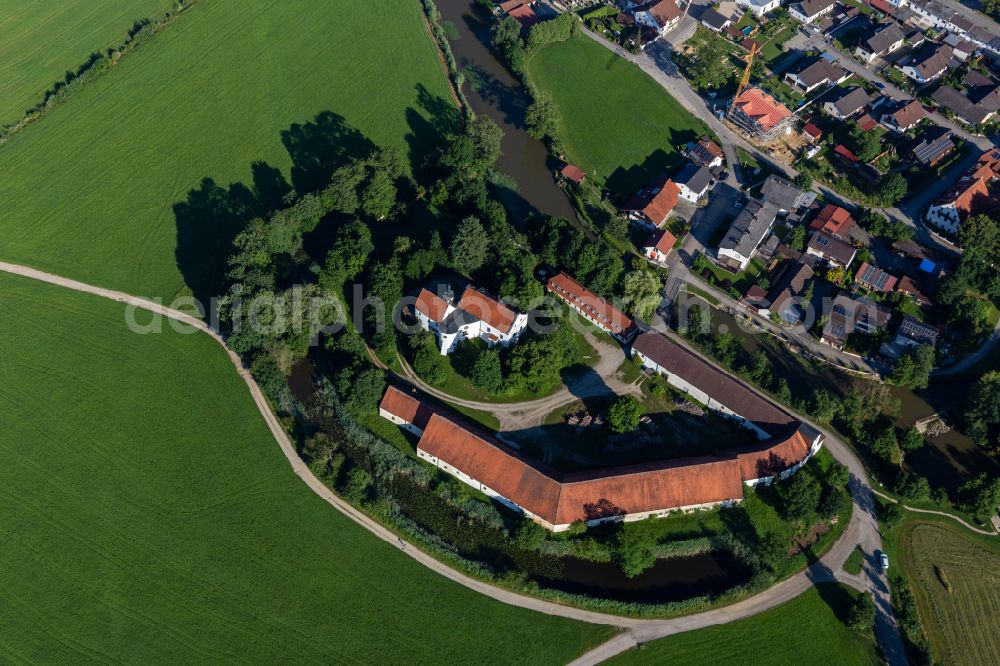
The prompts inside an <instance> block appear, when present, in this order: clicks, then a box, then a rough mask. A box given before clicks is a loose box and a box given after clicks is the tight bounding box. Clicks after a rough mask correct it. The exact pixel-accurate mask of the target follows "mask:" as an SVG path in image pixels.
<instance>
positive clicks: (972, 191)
mask: <svg viewBox="0 0 1000 666" xmlns="http://www.w3.org/2000/svg"><path fill="white" fill-rule="evenodd" d="M998 177H1000V149H998V148H991V149H990V150H987V151H986V152H985V153H983V154H982V156H980V158H979V161H978V162H977V163H976V165H975V166H974V167H973V168H972V169H970V170H969V171H968V172H966V173H965V174H963V175H962V177H961V178H959V179H958V182H956V183H955V185H954V187H952V188H951V189H950V190H949V191H948V192H946V193H945V194H944V195H943V196H941V197H940V198H939V199H938V200H937V201H936V202H934V203H933V204H932V205H931V207H930V208H929V209H928V210H927V217H926V220H927V222H928V224H932V225H934V226H935V227H937V228H938V229H943V230H944V231H947V232H948V233H951V234H957V233H958V227H959V225H960V224H961V223H962V222H964V221H965V220H966V219H967V218H968V217H969V216H971V215H976V214H978V213H980V212H986V211H988V210H993V209H994V208H995V206H996V205H997V203H998V202H997V199H996V197H994V196H993V194H992V192H991V187H993V186H994V183H995V181H996V180H997V178H998Z"/></svg>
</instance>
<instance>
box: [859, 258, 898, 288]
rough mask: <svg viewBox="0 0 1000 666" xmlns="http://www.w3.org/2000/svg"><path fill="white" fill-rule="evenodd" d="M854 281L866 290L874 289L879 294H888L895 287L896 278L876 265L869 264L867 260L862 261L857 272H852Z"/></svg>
mask: <svg viewBox="0 0 1000 666" xmlns="http://www.w3.org/2000/svg"><path fill="white" fill-rule="evenodd" d="M854 281H855V282H857V283H858V284H859V285H861V286H862V287H864V288H865V289H867V290H868V291H875V292H878V293H880V294H890V293H892V290H893V289H895V288H896V278H895V277H894V276H892V275H889V274H888V273H886V272H885V271H884V270H882V269H881V268H879V267H878V266H875V265H873V264H869V263H868V262H867V261H865V262H862V264H861V267H860V268H858V272H857V273H855V274H854Z"/></svg>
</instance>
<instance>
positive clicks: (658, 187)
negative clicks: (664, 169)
mask: <svg viewBox="0 0 1000 666" xmlns="http://www.w3.org/2000/svg"><path fill="white" fill-rule="evenodd" d="M680 193H681V190H680V188H679V187H677V184H676V183H674V181H673V180H671V179H670V178H667V177H666V176H661V177H660V179H658V180H656V181H653V182H652V183H650V184H649V185H647V186H646V187H644V188H643V189H641V190H639V191H638V192H636V193H635V194H634V195H632V197H631V198H630V199H629V200H628V201H626V202H625V206H624V208H623V209H622V210H626V211H638V212H641V213H642V214H643V215H645V216H646V217H647V218H649V220H650V221H651V222H652V223H653V224H655V225H656V226H660V225H661V224H663V223H664V222H665V221H666V219H667V216H668V215H670V211H672V210H673V209H674V207H675V206H676V205H677V201H678V197H679V196H680Z"/></svg>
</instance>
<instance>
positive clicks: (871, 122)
mask: <svg viewBox="0 0 1000 666" xmlns="http://www.w3.org/2000/svg"><path fill="white" fill-rule="evenodd" d="M858 127H860V128H861V129H863V130H864V131H866V132H870V131H872V130H873V129H875V128H876V127H878V123H877V122H875V119H874V118H872V117H871V116H870V115H868V114H867V113H866V114H864V115H863V116H861V117H860V118H858Z"/></svg>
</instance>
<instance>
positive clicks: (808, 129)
mask: <svg viewBox="0 0 1000 666" xmlns="http://www.w3.org/2000/svg"><path fill="white" fill-rule="evenodd" d="M802 131H803V132H804V133H806V134H808V135H809V136H811V137H812V138H814V139H819V138H820V137H822V136H823V131H822V130H821V129H820V128H818V127H816V126H815V125H813V124H812V123H809V124H807V125H806V126H805V127H803V128H802Z"/></svg>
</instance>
